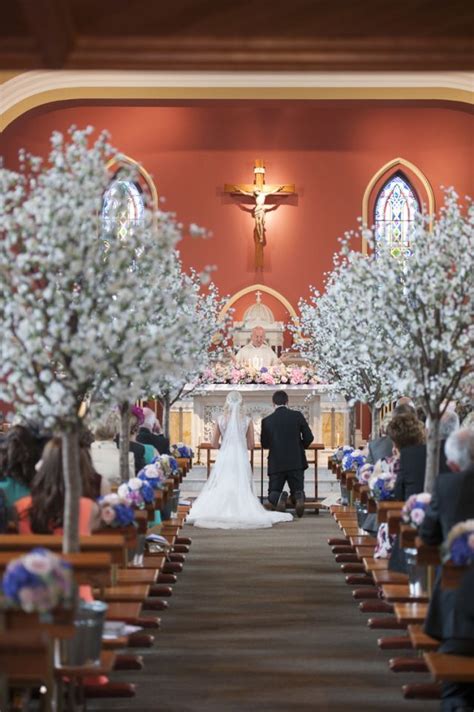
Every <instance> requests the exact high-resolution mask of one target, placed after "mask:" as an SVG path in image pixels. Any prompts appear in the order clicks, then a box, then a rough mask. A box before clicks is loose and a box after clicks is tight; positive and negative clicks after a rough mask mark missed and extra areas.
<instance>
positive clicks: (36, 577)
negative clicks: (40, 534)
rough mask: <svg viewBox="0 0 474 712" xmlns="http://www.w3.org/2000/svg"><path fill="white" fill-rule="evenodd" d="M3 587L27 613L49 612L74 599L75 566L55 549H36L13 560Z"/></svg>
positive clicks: (10, 598)
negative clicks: (52, 550)
mask: <svg viewBox="0 0 474 712" xmlns="http://www.w3.org/2000/svg"><path fill="white" fill-rule="evenodd" d="M2 587H3V593H4V595H5V596H6V598H7V601H8V602H9V603H10V604H11V605H14V606H19V607H20V608H21V609H22V610H24V611H26V612H27V613H47V612H49V611H52V610H53V609H54V608H56V607H57V606H59V605H61V604H68V603H70V602H71V601H72V597H73V577H72V569H71V566H70V564H68V563H67V562H66V561H63V560H62V559H61V558H60V557H59V556H56V555H55V554H53V553H52V552H51V551H48V550H47V549H43V548H36V549H33V550H32V551H31V552H30V553H29V554H25V556H21V557H19V558H18V559H14V560H13V561H10V563H9V564H8V566H7V568H6V571H5V575H4V577H3V582H2Z"/></svg>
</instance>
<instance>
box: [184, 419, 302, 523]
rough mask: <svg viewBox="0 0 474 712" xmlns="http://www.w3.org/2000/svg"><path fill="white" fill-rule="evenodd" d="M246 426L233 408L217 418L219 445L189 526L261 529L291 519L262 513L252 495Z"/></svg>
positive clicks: (195, 504) (285, 515)
mask: <svg viewBox="0 0 474 712" xmlns="http://www.w3.org/2000/svg"><path fill="white" fill-rule="evenodd" d="M249 423H250V419H249V418H246V417H242V416H240V410H239V408H237V407H234V408H232V409H231V412H230V416H229V417H228V418H226V417H225V416H221V417H220V418H219V420H218V424H219V429H220V431H221V435H222V445H221V448H220V450H219V452H218V455H217V458H216V462H215V464H214V467H213V468H212V471H211V476H210V477H209V479H208V481H207V482H206V484H205V485H204V487H203V489H202V491H201V494H200V495H199V497H198V498H197V499H196V501H195V502H194V504H193V506H192V508H191V511H190V512H189V516H188V519H187V521H188V523H189V524H194V526H195V527H202V528H205V529H261V528H264V527H271V526H272V525H273V524H277V523H278V522H290V521H291V520H292V519H293V517H292V515H291V514H286V513H282V512H271V511H268V510H266V509H265V508H264V507H263V506H262V505H261V503H260V500H259V499H258V498H257V496H256V495H255V493H254V491H253V477H252V468H251V467H250V463H249V455H248V450H247V439H246V433H247V428H248V426H249Z"/></svg>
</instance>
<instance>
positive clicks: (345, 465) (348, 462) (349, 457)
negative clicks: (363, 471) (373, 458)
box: [342, 450, 367, 470]
mask: <svg viewBox="0 0 474 712" xmlns="http://www.w3.org/2000/svg"><path fill="white" fill-rule="evenodd" d="M366 459H367V458H366V456H365V455H364V454H363V453H362V450H351V452H346V453H345V455H344V457H343V458H342V469H343V470H356V469H357V468H359V467H362V465H364V464H365V461H366Z"/></svg>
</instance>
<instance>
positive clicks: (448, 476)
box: [420, 429, 474, 712]
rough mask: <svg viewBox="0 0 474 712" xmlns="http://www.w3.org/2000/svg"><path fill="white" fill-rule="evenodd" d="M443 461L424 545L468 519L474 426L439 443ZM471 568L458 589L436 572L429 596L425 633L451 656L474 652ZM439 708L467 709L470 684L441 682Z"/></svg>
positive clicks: (471, 703)
mask: <svg viewBox="0 0 474 712" xmlns="http://www.w3.org/2000/svg"><path fill="white" fill-rule="evenodd" d="M445 452H446V459H447V464H448V467H449V469H450V470H451V472H441V473H440V475H439V476H438V477H437V479H436V482H435V487H434V492H433V497H432V499H431V503H430V505H429V507H428V509H427V511H426V515H425V519H424V521H423V523H422V525H421V528H420V536H421V538H422V539H423V541H424V542H425V543H426V544H429V545H431V546H438V545H440V544H442V543H443V542H444V541H445V540H446V538H447V535H448V533H449V531H450V530H451V528H452V527H453V526H454V525H455V524H458V523H459V522H462V521H464V520H466V519H473V518H474V430H469V429H461V430H457V431H455V432H454V433H452V434H451V435H450V436H449V437H448V439H447V441H446V445H445ZM473 578H474V574H473V570H472V566H471V567H470V569H469V570H468V572H467V574H466V576H465V577H464V579H463V581H462V582H461V586H460V588H459V590H458V591H456V590H442V589H441V577H440V572H438V575H437V578H436V582H435V586H434V590H433V595H432V597H431V600H430V605H429V609H428V616H427V618H426V622H425V632H426V633H428V635H430V636H432V637H433V638H437V639H438V640H440V641H442V645H441V647H440V652H445V653H452V654H454V655H469V656H472V655H474V605H473V600H474V596H473V595H472V590H473V589H472V586H473V585H474V580H473ZM442 699H443V703H442V710H445V711H446V712H448V710H462V711H463V712H464V710H472V709H473V707H474V685H473V684H472V683H471V684H467V683H456V682H453V683H444V684H443V686H442Z"/></svg>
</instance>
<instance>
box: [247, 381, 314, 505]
mask: <svg viewBox="0 0 474 712" xmlns="http://www.w3.org/2000/svg"><path fill="white" fill-rule="evenodd" d="M272 401H273V405H274V412H273V413H272V414H271V415H268V416H267V417H266V418H264V419H263V420H262V430H261V435H260V442H261V444H262V448H264V449H266V450H269V453H268V478H269V484H268V501H269V502H270V504H271V505H273V507H275V508H276V509H277V511H279V512H283V511H285V509H286V502H287V499H288V493H287V492H283V487H284V486H285V482H288V486H289V488H290V493H291V498H292V500H293V503H294V505H295V509H296V515H297V516H298V517H302V516H303V514H304V471H305V470H306V468H307V467H308V463H307V461H306V455H305V449H306V448H307V447H309V445H310V444H311V443H312V442H313V439H314V438H313V433H312V432H311V430H310V427H309V425H308V423H307V422H306V420H305V417H304V415H303V413H300V412H299V411H298V410H290V409H289V408H288V395H287V394H286V393H285V391H276V392H275V393H274V394H273V397H272Z"/></svg>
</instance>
